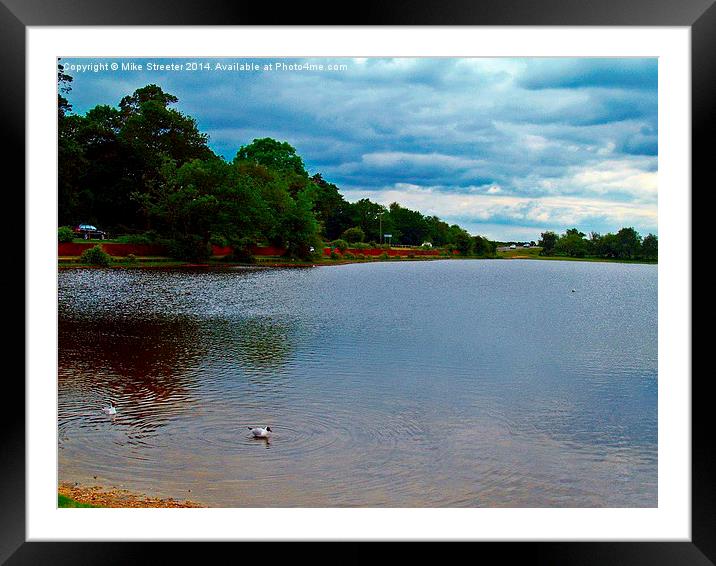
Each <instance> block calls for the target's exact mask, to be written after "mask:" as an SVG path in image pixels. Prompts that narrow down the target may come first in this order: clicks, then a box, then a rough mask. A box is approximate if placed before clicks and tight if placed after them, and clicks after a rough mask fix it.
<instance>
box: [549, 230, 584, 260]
mask: <svg viewBox="0 0 716 566" xmlns="http://www.w3.org/2000/svg"><path fill="white" fill-rule="evenodd" d="M584 236H585V234H584V233H583V232H580V231H579V230H577V229H576V228H570V229H569V230H567V232H566V233H565V234H564V235H563V236H561V237H560V238H558V239H557V241H556V242H555V245H554V252H555V253H556V254H558V255H566V256H570V257H585V256H586V255H588V254H589V252H590V243H589V241H587V240H585V239H584Z"/></svg>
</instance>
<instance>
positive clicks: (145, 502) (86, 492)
mask: <svg viewBox="0 0 716 566" xmlns="http://www.w3.org/2000/svg"><path fill="white" fill-rule="evenodd" d="M57 491H58V493H59V494H60V495H64V496H65V497H70V498H72V499H74V500H75V501H79V502H80V503H88V504H89V505H95V506H97V507H135V508H136V507H169V508H173V507H206V505H201V504H200V503H196V502H195V501H188V500H178V499H173V498H171V497H169V498H167V499H161V498H159V497H148V496H146V495H140V494H137V493H132V492H131V491H127V490H126V489H107V488H103V487H99V486H91V487H90V486H83V485H76V484H73V483H69V482H62V483H60V485H59V486H58V488H57Z"/></svg>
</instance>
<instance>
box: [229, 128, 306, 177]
mask: <svg viewBox="0 0 716 566" xmlns="http://www.w3.org/2000/svg"><path fill="white" fill-rule="evenodd" d="M235 161H251V162H254V163H258V164H259V165H263V166H264V167H266V168H267V169H271V170H272V171H275V172H277V173H279V174H283V175H287V176H289V177H293V176H298V177H300V178H301V180H302V181H303V182H304V185H303V186H305V183H306V182H307V181H308V173H307V172H306V168H305V167H304V165H303V160H302V159H301V157H300V156H299V155H298V154H297V153H296V149H295V148H294V147H293V146H292V145H291V144H289V143H287V142H280V141H277V140H275V139H273V138H260V139H255V140H254V141H252V142H251V143H250V144H248V145H244V146H242V147H241V148H240V149H239V151H238V152H237V153H236V158H235Z"/></svg>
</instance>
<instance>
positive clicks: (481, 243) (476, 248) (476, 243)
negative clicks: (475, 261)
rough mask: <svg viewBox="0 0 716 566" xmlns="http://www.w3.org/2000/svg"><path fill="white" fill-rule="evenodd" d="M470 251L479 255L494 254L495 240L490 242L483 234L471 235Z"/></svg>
mask: <svg viewBox="0 0 716 566" xmlns="http://www.w3.org/2000/svg"><path fill="white" fill-rule="evenodd" d="M472 242H473V244H472V248H473V249H472V253H474V254H475V255H481V256H486V257H490V256H494V255H495V251H496V249H497V246H496V245H495V242H491V241H490V240H488V239H487V238H486V237H484V236H473V238H472Z"/></svg>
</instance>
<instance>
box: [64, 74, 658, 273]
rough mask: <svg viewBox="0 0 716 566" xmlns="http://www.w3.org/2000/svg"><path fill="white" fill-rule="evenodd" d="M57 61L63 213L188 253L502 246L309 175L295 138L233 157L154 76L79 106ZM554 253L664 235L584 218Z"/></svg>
mask: <svg viewBox="0 0 716 566" xmlns="http://www.w3.org/2000/svg"><path fill="white" fill-rule="evenodd" d="M71 83H72V77H71V76H70V75H68V74H66V73H65V72H64V69H63V66H62V64H61V63H60V64H58V163H59V170H58V174H59V179H58V221H59V225H60V226H62V225H76V224H79V223H91V224H97V225H99V226H101V227H102V228H103V229H105V230H108V231H110V232H113V233H122V234H129V235H133V236H130V238H133V241H135V242H136V243H142V242H146V243H165V244H167V245H168V246H169V250H170V253H171V255H173V256H174V257H176V258H180V259H192V260H196V259H205V258H207V257H208V256H209V255H210V254H211V245H212V244H218V245H225V246H231V247H232V248H233V249H234V250H235V252H234V253H235V254H236V256H239V257H246V258H248V257H249V256H250V248H251V246H253V245H256V244H269V245H273V246H277V247H281V248H285V249H286V250H287V251H286V253H287V255H290V256H293V257H298V258H303V259H309V258H310V257H311V256H312V255H313V254H320V253H321V252H322V248H323V246H324V242H332V241H336V240H338V239H342V240H345V241H347V242H349V243H353V244H356V243H360V242H365V243H372V244H373V245H381V244H383V241H382V240H383V239H384V236H385V234H390V235H391V237H390V242H391V243H392V244H403V245H411V246H420V245H422V244H424V243H426V242H427V243H430V244H431V245H432V246H436V247H441V248H445V249H448V250H456V251H457V252H458V253H459V254H461V255H464V256H481V257H494V256H495V253H496V245H497V244H496V242H494V241H491V240H489V239H488V238H486V237H483V236H472V235H471V234H469V233H468V232H467V230H465V229H464V228H462V227H460V226H458V225H457V224H452V225H451V224H448V223H447V222H445V221H443V220H441V219H440V218H438V217H437V216H426V215H423V214H422V213H420V212H418V211H415V210H410V209H409V208H406V207H403V206H401V205H400V204H399V203H397V202H394V203H392V204H391V205H390V206H387V207H386V206H383V205H381V204H378V203H375V202H372V201H371V200H369V199H367V198H364V199H361V200H359V201H357V202H348V201H347V200H346V199H345V198H344V197H343V195H342V194H341V192H340V189H339V188H338V187H337V186H336V185H335V184H333V183H331V182H329V181H327V180H326V179H324V178H323V176H322V175H321V173H315V174H313V175H310V174H309V173H308V171H307V170H306V168H305V165H304V163H303V160H302V158H301V157H300V155H298V154H297V153H296V150H295V148H294V147H292V146H291V145H290V144H288V143H287V142H281V141H277V140H274V139H271V138H262V139H255V140H253V142H251V143H249V144H247V145H244V146H242V147H240V148H239V150H238V151H237V153H236V155H235V157H234V158H233V159H232V160H231V161H227V160H226V159H224V158H223V157H221V156H218V155H216V154H215V153H214V152H213V151H212V150H211V149H210V148H209V146H208V136H207V135H206V134H204V133H202V132H201V131H199V129H198V127H197V122H196V120H195V119H194V118H192V117H191V116H187V115H185V114H183V113H182V112H180V111H178V110H176V109H175V108H173V106H174V105H175V104H176V103H177V102H178V98H177V97H176V96H174V95H172V94H170V93H167V92H164V90H163V89H162V88H161V87H160V86H158V85H155V84H150V85H147V86H145V87H142V88H139V89H137V90H135V91H134V92H133V93H132V94H130V95H127V96H124V97H123V98H122V99H121V100H120V101H119V104H118V106H117V107H112V106H109V105H98V106H95V107H94V108H92V109H91V110H89V111H88V112H86V114H85V115H77V114H74V113H73V112H72V106H71V104H70V103H69V101H68V99H67V98H66V96H65V95H67V94H68V93H69V92H70V91H71ZM539 244H540V245H542V246H543V250H542V253H543V254H545V255H567V256H574V257H587V256H593V255H595V256H600V257H613V258H619V259H623V258H646V259H656V244H657V242H656V236H653V235H651V234H650V235H648V236H647V237H646V238H644V239H643V241H642V239H641V236H639V234H637V233H636V232H635V231H634V230H633V229H632V228H624V229H622V230H620V231H619V232H618V233H617V234H606V235H604V236H600V235H598V234H594V233H592V234H591V235H590V238H589V239H586V237H585V235H584V234H583V233H581V232H578V231H577V230H576V229H572V230H568V231H567V233H566V234H564V235H563V236H558V235H557V234H555V233H554V232H544V233H543V234H542V239H541V240H540V242H539Z"/></svg>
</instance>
